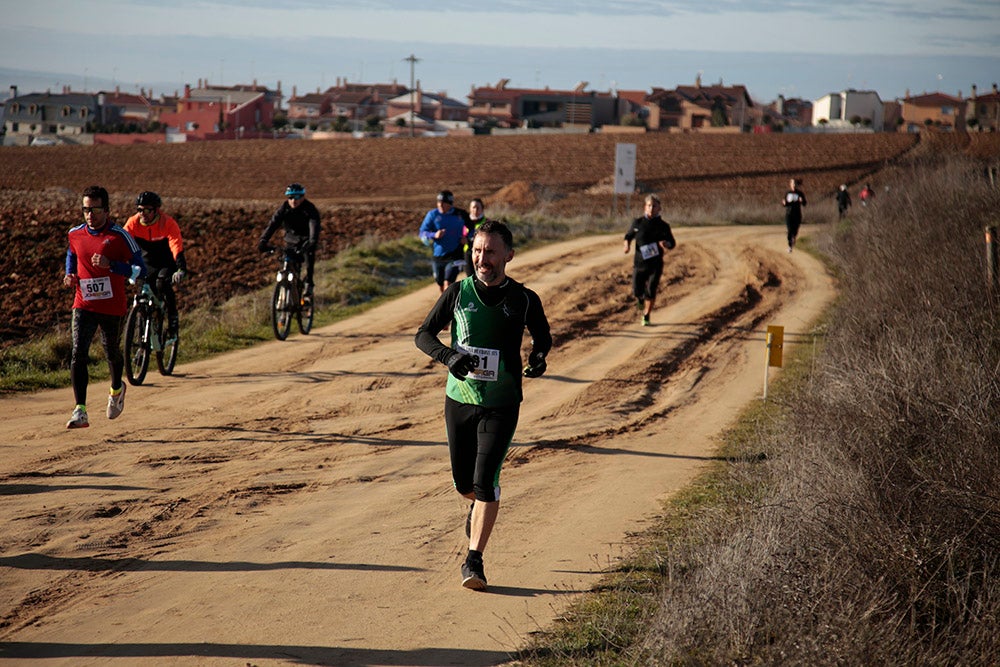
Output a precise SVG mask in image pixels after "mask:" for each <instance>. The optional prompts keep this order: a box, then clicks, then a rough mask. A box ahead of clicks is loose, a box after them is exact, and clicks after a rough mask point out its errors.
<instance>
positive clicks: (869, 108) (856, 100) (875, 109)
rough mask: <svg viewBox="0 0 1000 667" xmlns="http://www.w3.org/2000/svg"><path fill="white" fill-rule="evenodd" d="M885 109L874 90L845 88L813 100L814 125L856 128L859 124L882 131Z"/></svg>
mask: <svg viewBox="0 0 1000 667" xmlns="http://www.w3.org/2000/svg"><path fill="white" fill-rule="evenodd" d="M884 119H885V109H884V106H883V104H882V100H881V99H880V98H879V96H878V93H876V92H875V91H874V90H845V91H843V92H840V93H830V94H829V95H824V96H823V97H821V98H819V99H818V100H813V110H812V124H813V126H820V125H826V126H827V127H830V128H836V129H854V128H855V127H856V126H857V125H860V126H863V127H870V128H872V129H873V130H875V131H876V132H881V131H882V130H883V129H884V128H883V124H884Z"/></svg>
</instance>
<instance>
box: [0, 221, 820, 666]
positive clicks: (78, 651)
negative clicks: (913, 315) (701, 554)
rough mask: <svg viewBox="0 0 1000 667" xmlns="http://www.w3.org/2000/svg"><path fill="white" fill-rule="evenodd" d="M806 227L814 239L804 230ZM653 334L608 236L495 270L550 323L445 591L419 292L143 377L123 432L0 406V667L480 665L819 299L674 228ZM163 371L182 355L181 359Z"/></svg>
mask: <svg viewBox="0 0 1000 667" xmlns="http://www.w3.org/2000/svg"><path fill="white" fill-rule="evenodd" d="M803 231H804V232H805V233H808V232H809V231H810V229H809V228H808V227H807V228H804V230H803ZM675 235H676V237H677V240H678V247H677V249H675V250H674V251H673V252H672V253H671V254H670V256H669V258H668V259H669V261H668V263H667V269H666V270H665V274H664V278H663V281H662V283H661V297H660V302H659V304H658V308H657V310H656V311H654V313H653V326H650V327H641V326H639V316H638V314H637V312H636V311H635V308H634V305H633V302H632V299H631V297H630V295H629V291H630V287H629V280H630V272H631V257H630V256H629V257H626V256H624V255H623V254H622V246H621V239H620V236H618V235H615V236H609V237H602V238H587V239H581V240H575V241H569V242H566V243H561V244H558V245H554V246H551V247H546V248H544V249H540V250H536V251H532V252H527V253H524V254H523V255H518V256H517V257H515V259H514V261H513V262H512V263H511V264H510V265H509V266H508V272H509V274H510V275H511V276H513V277H514V278H517V279H518V280H521V281H523V282H525V283H527V284H528V285H529V286H530V287H532V288H533V289H535V290H536V291H537V292H538V293H539V294H540V296H541V297H542V300H543V302H544V304H545V306H546V311H547V314H548V316H549V320H550V322H551V323H552V326H553V335H554V338H555V345H556V347H555V348H554V350H553V352H552V354H551V355H550V357H549V372H548V373H547V374H546V375H545V376H543V377H542V378H540V379H537V380H526V381H525V402H524V404H523V406H522V411H521V420H520V426H519V428H518V432H517V435H516V437H515V441H514V445H513V447H512V449H511V452H510V456H509V458H508V461H507V463H506V465H505V467H504V475H503V487H504V496H503V503H502V508H501V513H500V519H499V521H498V523H497V527H496V530H495V531H494V534H493V538H492V539H491V542H490V548H489V549H488V550H487V553H486V574H487V577H488V578H489V581H490V589H489V591H488V592H486V593H476V592H472V591H469V590H466V589H463V588H462V587H461V585H460V577H459V565H460V563H461V559H462V558H463V557H464V553H465V549H466V539H465V535H464V522H465V513H466V510H467V504H466V502H464V501H463V500H462V499H461V498H459V496H458V495H457V494H456V493H455V492H454V490H453V489H452V488H451V485H450V476H449V473H448V460H447V451H446V447H445V446H444V445H443V444H442V442H443V437H444V433H443V421H442V408H443V402H444V380H445V373H446V371H445V369H444V367H442V366H440V365H436V364H433V363H431V362H430V361H429V360H428V359H427V357H425V356H424V355H423V354H422V353H420V352H419V351H418V350H417V349H416V348H415V347H414V345H413V334H414V332H415V331H416V328H417V326H418V324H419V323H420V321H421V320H422V318H423V316H424V315H425V314H426V312H427V310H428V309H429V308H430V306H431V305H432V304H433V302H434V300H435V299H436V297H437V288H436V287H433V286H432V287H429V288H426V289H423V290H421V291H419V292H417V293H414V294H411V295H409V296H407V297H405V298H402V299H399V300H397V301H394V302H391V303H387V304H384V305H382V306H380V307H378V308H376V309H374V310H372V311H369V312H367V313H365V314H364V315H361V316H358V317H355V318H352V319H350V320H347V321H344V322H341V323H338V324H336V325H332V326H329V327H326V328H323V329H320V330H316V331H314V333H313V334H312V335H309V336H302V335H299V334H298V333H297V332H295V333H293V334H292V336H291V337H290V338H289V340H288V341H286V342H284V343H279V342H277V341H274V342H271V343H267V344H264V345H261V346H258V347H256V348H254V349H251V350H246V351H240V352H235V353H231V354H226V355H224V356H221V357H218V358H216V359H212V360H209V361H204V362H199V363H184V362H183V357H182V359H181V362H180V363H179V364H178V368H177V373H176V375H175V376H173V377H169V378H164V377H161V376H159V375H158V374H156V372H155V370H153V371H151V372H150V375H149V376H148V378H147V384H145V385H143V386H141V387H130V388H129V393H128V399H127V403H126V409H125V412H124V414H123V415H122V416H121V418H120V419H118V420H116V421H113V422H111V421H108V420H106V419H105V418H104V416H103V404H104V402H105V400H106V399H105V398H104V396H105V392H106V387H105V386H103V385H100V386H92V387H91V399H90V402H91V427H90V428H89V429H86V430H81V431H67V430H65V429H64V428H63V425H64V423H65V420H66V419H68V417H69V413H70V411H71V409H72V395H71V392H70V390H69V389H63V390H58V391H47V392H42V393H38V394H35V395H32V396H19V397H13V398H8V399H4V400H2V401H0V415H2V422H0V456H2V461H3V463H2V470H0V472H2V474H0V496H2V502H3V508H4V511H3V512H2V514H0V527H2V529H0V664H30V665H44V666H46V667H48V666H50V665H73V666H80V665H121V666H125V665H128V666H130V667H131V666H134V665H139V666H150V667H151V666H154V665H156V666H159V665H165V664H170V665H233V666H241V667H242V666H243V665H248V664H249V665H257V666H261V667H262V666H264V665H448V664H455V665H490V664H496V663H498V662H503V661H504V660H505V659H506V658H507V657H508V652H509V651H511V650H513V649H515V648H517V647H518V646H519V645H520V644H521V643H522V641H523V639H524V637H525V636H526V635H527V634H528V633H530V632H532V631H533V630H536V629H538V628H541V627H544V626H546V625H547V624H549V623H550V622H551V621H552V619H553V618H554V617H556V616H557V615H558V614H559V613H560V611H561V610H562V609H564V607H565V605H566V604H567V603H568V602H570V601H571V600H572V598H573V597H574V596H575V595H576V594H578V593H580V592H582V591H586V590H587V589H588V588H590V587H591V586H592V585H593V584H595V583H596V582H597V581H598V579H599V577H600V572H601V570H602V568H605V567H606V566H608V565H609V563H612V562H614V561H615V559H616V558H618V557H619V556H620V554H621V551H622V547H621V545H622V542H623V540H624V537H625V535H626V534H627V533H628V532H630V531H635V530H640V529H641V528H642V527H643V525H644V521H645V520H647V519H648V517H649V516H651V515H652V514H655V513H656V512H657V511H658V509H659V505H658V501H659V500H661V499H663V498H664V497H666V496H668V495H670V494H671V493H673V492H674V491H676V490H677V489H678V488H680V487H682V486H683V485H684V484H685V483H686V482H688V481H689V480H690V479H691V478H692V477H693V476H694V475H695V474H697V473H698V472H699V470H701V469H702V468H703V467H704V466H705V465H706V463H707V462H708V461H710V460H711V459H712V457H713V456H714V452H715V448H716V443H717V437H718V435H719V434H720V432H721V431H723V429H724V428H725V427H726V426H727V425H728V424H729V423H731V421H732V419H733V418H734V417H735V416H736V414H737V412H738V411H739V410H740V408H741V407H743V406H744V405H746V404H747V403H748V402H750V401H752V400H755V399H758V398H759V397H760V395H761V392H762V386H763V373H764V367H763V362H764V333H763V332H764V329H765V327H766V326H767V325H769V324H781V325H784V326H785V341H786V351H787V350H790V349H791V348H792V347H793V346H794V345H796V344H797V343H801V342H802V341H804V340H807V339H808V337H807V335H806V334H808V333H809V332H810V330H811V323H812V322H813V321H814V320H815V318H816V317H817V316H818V315H819V313H820V312H821V311H822V309H823V308H824V307H825V306H826V305H827V304H828V303H829V301H830V299H831V298H832V296H833V286H832V282H831V280H830V278H829V277H828V276H827V275H826V273H825V272H824V269H823V267H822V266H821V264H820V263H819V262H817V261H816V260H814V259H813V258H811V257H809V256H808V255H806V254H805V253H801V252H796V253H793V254H788V253H787V252H786V251H785V248H784V229H783V228H778V227H719V228H698V229H693V228H679V229H675ZM182 355H183V352H182Z"/></svg>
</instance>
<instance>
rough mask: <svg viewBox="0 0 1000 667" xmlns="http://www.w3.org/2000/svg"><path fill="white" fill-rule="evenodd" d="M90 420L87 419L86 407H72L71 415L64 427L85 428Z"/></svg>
mask: <svg viewBox="0 0 1000 667" xmlns="http://www.w3.org/2000/svg"><path fill="white" fill-rule="evenodd" d="M88 426H90V420H89V419H87V409H86V408H81V407H80V406H77V407H75V408H73V416H72V417H71V418H70V420H69V421H68V422H66V428H87V427H88Z"/></svg>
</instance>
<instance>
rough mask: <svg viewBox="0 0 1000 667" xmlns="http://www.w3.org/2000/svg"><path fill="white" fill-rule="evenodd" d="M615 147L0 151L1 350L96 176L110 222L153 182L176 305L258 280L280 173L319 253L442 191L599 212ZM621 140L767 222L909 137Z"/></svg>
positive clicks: (877, 163) (49, 274)
mask: <svg viewBox="0 0 1000 667" xmlns="http://www.w3.org/2000/svg"><path fill="white" fill-rule="evenodd" d="M621 141H622V138H621V137H616V136H612V135H598V134H595V135H545V136H523V137H521V136H516V137H463V138H436V139H432V140H431V139H420V140H408V139H393V140H381V141H379V140H369V141H266V140H254V141H219V142H201V143H191V144H178V145H166V146H164V145H136V146H90V147H85V146H50V147H5V148H2V149H0V237H2V238H3V239H4V252H3V253H0V312H2V313H3V314H4V317H3V319H2V321H0V348H2V347H4V346H6V345H9V344H12V343H16V342H18V341H21V340H23V339H24V338H25V337H27V336H32V335H35V334H39V333H43V332H47V331H51V330H53V329H56V328H59V327H61V328H62V329H63V330H65V328H66V327H67V326H68V321H69V319H68V318H69V314H68V304H69V302H70V296H69V294H68V292H67V291H66V290H65V289H64V288H63V287H62V278H61V276H62V273H63V263H64V257H65V243H66V237H65V233H66V230H67V229H69V227H70V226H72V225H75V224H79V222H80V216H79V212H78V207H79V193H80V192H81V191H82V190H83V188H84V187H86V186H88V185H91V184H93V183H98V184H101V185H103V186H105V187H106V188H108V190H109V191H110V192H111V194H112V202H111V203H112V211H113V215H114V219H116V220H118V221H119V222H124V220H125V219H126V218H127V217H128V215H130V214H131V213H132V212H133V210H132V209H133V204H134V201H135V196H136V194H137V193H139V192H141V191H143V190H148V189H154V190H156V191H157V192H159V193H160V194H161V195H162V196H163V198H164V204H165V210H167V211H168V212H169V213H171V214H172V215H174V216H175V217H177V218H178V220H179V221H180V223H181V227H182V230H183V233H184V236H185V240H186V243H187V247H188V251H187V255H188V263H189V265H190V266H191V268H192V270H193V276H192V277H193V280H191V281H189V282H187V283H185V284H184V285H183V287H182V289H181V290H180V297H179V301H180V307H181V310H182V311H184V310H186V309H188V308H190V307H192V306H196V305H199V304H204V303H218V302H219V301H222V300H225V299H227V298H229V297H231V296H233V295H236V294H241V293H245V292H247V291H248V290H253V289H256V288H258V287H261V286H263V285H265V284H266V283H267V282H268V280H269V279H270V274H271V270H272V268H273V267H272V266H271V263H270V262H268V261H263V260H262V259H261V257H260V256H259V255H257V253H256V252H255V244H256V239H257V237H258V235H259V234H260V231H261V230H262V229H263V227H264V225H265V224H266V222H267V220H268V219H269V218H270V215H271V213H272V212H273V210H274V208H275V207H276V206H277V204H279V203H280V198H281V192H282V190H283V188H284V186H285V184H287V183H288V182H290V181H296V180H297V181H301V182H303V183H305V184H306V186H307V188H308V193H309V197H310V199H313V200H314V201H315V202H316V203H317V204H318V205H319V206H320V209H321V211H322V213H323V216H324V231H323V236H322V240H321V248H320V250H319V256H320V257H329V256H330V255H332V254H333V253H336V252H338V251H339V250H341V249H342V248H344V247H345V246H347V245H349V244H352V243H355V242H357V241H358V240H359V239H360V238H362V237H364V236H366V235H369V234H371V235H377V236H379V237H382V238H397V237H400V236H403V235H408V234H415V233H416V230H417V228H418V227H419V225H420V221H421V219H422V216H423V214H424V213H425V212H426V211H427V210H428V209H429V208H431V206H432V205H433V202H434V193H435V192H436V191H438V190H440V189H442V188H449V189H451V190H453V191H454V192H455V194H456V196H457V198H458V201H459V203H462V202H465V201H468V199H470V198H472V197H476V196H478V197H482V198H484V199H485V200H486V203H487V207H488V209H487V210H488V213H490V214H491V215H498V214H499V215H500V216H502V215H503V212H504V211H515V212H526V211H542V212H549V213H555V214H568V215H575V214H580V213H585V214H594V213H597V214H599V215H605V214H606V212H608V211H609V210H611V208H612V200H613V197H614V195H613V188H612V187H610V183H611V181H609V176H610V175H611V174H612V173H613V167H614V155H615V145H616V143H619V142H621ZM627 141H628V142H632V143H635V144H636V146H637V148H636V152H637V161H638V162H637V166H636V177H637V180H638V182H639V184H640V190H642V191H656V192H659V193H660V194H661V195H663V197H664V205H665V209H666V210H668V211H670V210H678V209H679V210H683V209H685V208H691V207H702V208H705V209H708V210H715V207H721V208H723V209H724V208H725V207H726V206H727V205H733V204H738V205H743V204H753V205H760V204H763V205H765V206H774V210H775V222H778V221H779V220H780V217H781V210H780V207H779V206H777V205H775V204H774V202H777V201H778V200H779V199H780V197H781V194H782V193H783V192H784V188H785V185H786V183H787V181H788V177H789V176H793V175H794V176H799V177H804V178H805V189H806V192H807V193H808V194H809V196H810V198H811V201H812V203H813V205H814V206H822V205H823V201H824V199H825V200H827V203H828V205H829V206H831V207H832V206H833V203H832V202H833V200H832V194H833V192H834V190H835V189H836V188H837V187H838V186H839V185H840V184H841V183H854V182H855V181H857V180H860V179H863V178H865V177H866V176H868V175H870V174H871V173H872V172H873V171H876V170H878V169H880V168H881V167H882V166H884V165H885V164H886V163H887V162H888V161H891V160H893V159H895V158H896V157H898V156H899V155H901V154H903V153H905V152H907V151H908V150H910V149H911V148H912V147H913V146H915V145H916V141H917V139H916V137H915V136H914V135H896V134H874V135H863V134H859V135H816V136H813V135H726V136H723V135H668V134H647V135H635V136H631V135H630V136H629V137H628V139H627ZM940 142H947V137H945V138H943V139H940V140H939V143H940ZM980 143H982V142H980ZM948 145H950V144H948ZM990 145H993V144H990ZM993 148H994V149H996V148H997V147H996V146H993ZM998 152H1000V151H998ZM635 206H641V198H638V197H637V198H635Z"/></svg>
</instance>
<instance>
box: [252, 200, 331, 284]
mask: <svg viewBox="0 0 1000 667" xmlns="http://www.w3.org/2000/svg"><path fill="white" fill-rule="evenodd" d="M278 227H283V228H284V230H285V248H286V250H288V251H291V252H292V253H293V254H295V255H297V256H299V257H304V258H305V260H306V280H305V282H306V288H305V289H306V294H307V295H311V294H312V292H313V268H314V267H315V265H316V247H317V246H318V245H319V229H320V222H319V210H318V209H317V208H316V206H315V205H314V204H313V203H312V202H311V201H309V200H308V199H306V189H305V187H303V186H302V185H300V184H299V183H292V184H291V185H289V186H288V187H287V188H285V202H284V203H283V204H282V205H281V206H279V207H278V210H277V211H275V212H274V215H272V216H271V221H270V222H268V223H267V227H266V228H265V229H264V233H263V234H261V235H260V240H259V241H257V249H258V250H260V251H261V252H271V251H272V250H274V247H273V246H271V245H270V243H269V241H270V240H271V236H272V235H273V234H274V233H275V232H276V231H278Z"/></svg>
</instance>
